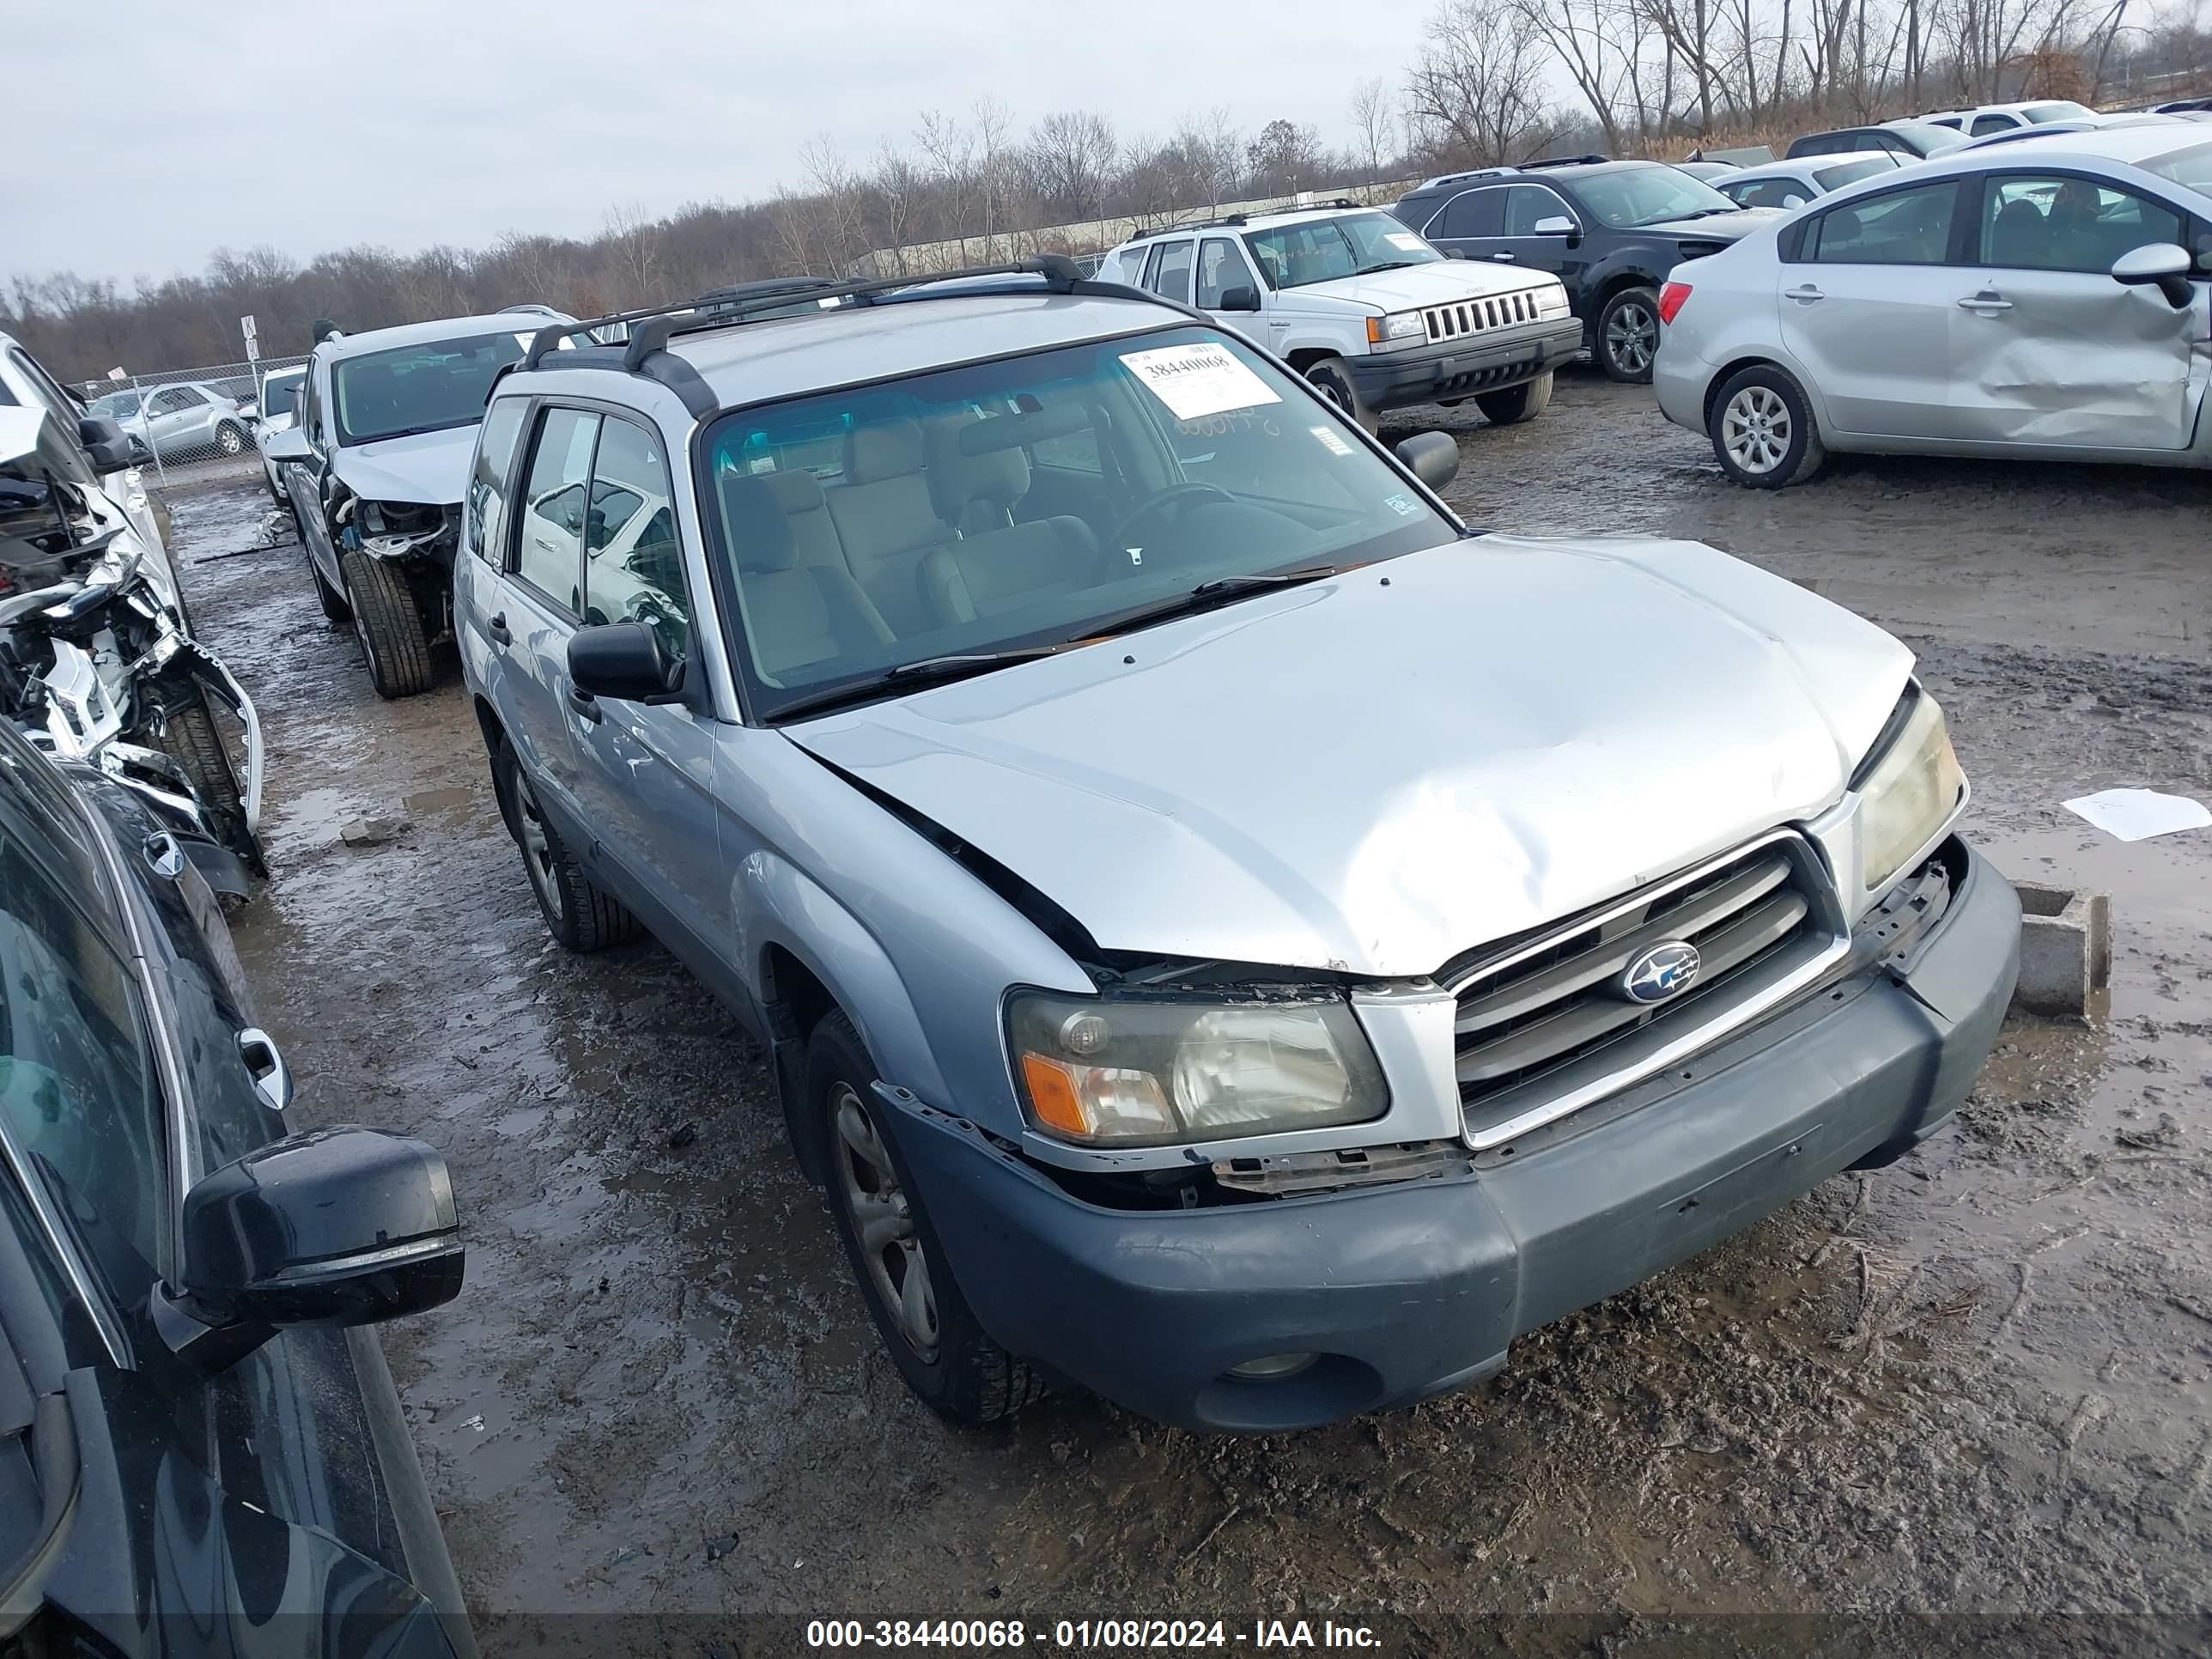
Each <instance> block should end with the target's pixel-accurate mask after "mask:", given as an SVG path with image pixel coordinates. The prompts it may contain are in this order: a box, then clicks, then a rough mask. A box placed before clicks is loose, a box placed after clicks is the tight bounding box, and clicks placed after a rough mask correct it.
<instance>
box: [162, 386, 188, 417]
mask: <svg viewBox="0 0 2212 1659" xmlns="http://www.w3.org/2000/svg"><path fill="white" fill-rule="evenodd" d="M191 402H192V394H191V392H187V391H185V390H184V389H183V388H182V387H180V386H168V387H166V388H164V389H163V390H161V391H160V392H155V394H154V403H153V410H154V413H155V414H156V415H173V414H175V413H176V412H177V411H178V410H180V409H185V408H187V407H189V406H190V405H191Z"/></svg>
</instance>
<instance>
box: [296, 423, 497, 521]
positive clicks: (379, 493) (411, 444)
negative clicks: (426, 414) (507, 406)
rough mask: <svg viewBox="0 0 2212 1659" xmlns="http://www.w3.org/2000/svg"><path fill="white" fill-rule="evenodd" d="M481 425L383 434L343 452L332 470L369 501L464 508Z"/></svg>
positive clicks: (346, 485) (344, 483)
mask: <svg viewBox="0 0 2212 1659" xmlns="http://www.w3.org/2000/svg"><path fill="white" fill-rule="evenodd" d="M476 450H477V428H476V427H475V425H474V424H473V423H471V424H470V425H468V426H449V427H447V428H443V429H442V430H441V431H437V432H417V433H416V434H415V435H412V436H411V437H406V438H378V439H376V440H374V441H371V442H369V443H365V444H354V445H350V446H348V447H344V448H342V449H340V450H339V451H338V452H337V459H335V460H333V461H332V462H331V471H334V472H336V473H337V475H338V482H339V483H343V485H344V486H345V487H346V488H347V489H350V490H351V491H353V493H354V494H355V495H359V496H361V497H362V499H363V500H365V501H421V502H424V503H427V504H428V505H429V506H432V507H459V505H460V503H461V496H462V495H463V493H464V492H465V490H466V489H467V487H468V478H469V463H470V462H471V460H472V459H475V456H476Z"/></svg>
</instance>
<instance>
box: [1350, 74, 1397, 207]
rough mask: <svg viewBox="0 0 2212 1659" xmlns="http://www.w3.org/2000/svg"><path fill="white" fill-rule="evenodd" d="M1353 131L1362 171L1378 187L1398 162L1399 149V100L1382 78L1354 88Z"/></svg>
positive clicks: (1368, 180) (1367, 180) (1361, 83)
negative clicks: (1390, 164) (1387, 170)
mask: <svg viewBox="0 0 2212 1659" xmlns="http://www.w3.org/2000/svg"><path fill="white" fill-rule="evenodd" d="M1352 133H1353V135H1354V139H1355V142H1356V143H1357V144H1358V159H1359V165H1360V168H1361V171H1362V172H1363V173H1364V174H1365V175H1366V182H1367V183H1369V184H1370V185H1371V184H1374V183H1376V182H1377V181H1378V180H1379V179H1382V177H1383V173H1384V171H1385V166H1384V164H1385V163H1386V162H1389V161H1392V160H1394V159H1395V156H1394V155H1393V152H1394V151H1395V149H1397V147H1398V106H1397V100H1395V99H1394V98H1392V97H1391V95H1390V87H1389V82H1386V81H1384V80H1383V77H1382V76H1379V75H1378V76H1376V77H1375V78H1374V79H1373V80H1371V81H1362V82H1360V83H1359V84H1358V86H1356V87H1354V88H1352Z"/></svg>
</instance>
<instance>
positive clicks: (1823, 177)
mask: <svg viewBox="0 0 2212 1659" xmlns="http://www.w3.org/2000/svg"><path fill="white" fill-rule="evenodd" d="M1895 171H1897V161H1896V159H1895V158H1894V157H1893V156H1889V155H1868V156H1863V157H1862V158H1860V159H1859V160H1858V161H1842V162H1838V164H1837V165H1836V166H1834V167H1822V168H1820V171H1818V172H1817V173H1814V175H1813V177H1814V179H1816V180H1818V181H1819V183H1820V188H1821V189H1822V190H1841V189H1842V188H1843V187H1844V185H1855V184H1857V183H1858V181H1859V180H1860V179H1871V178H1873V177H1874V175H1875V173H1894V172H1895Z"/></svg>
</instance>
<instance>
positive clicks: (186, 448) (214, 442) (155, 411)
mask: <svg viewBox="0 0 2212 1659" xmlns="http://www.w3.org/2000/svg"><path fill="white" fill-rule="evenodd" d="M91 412H92V413H93V414H94V415H98V416H105V417H106V419H108V420H111V421H113V422H116V423H117V424H118V425H119V426H120V427H122V428H123V429H124V431H125V433H127V434H128V435H130V436H131V439H132V445H131V447H132V449H133V451H134V452H137V453H144V454H146V455H149V456H154V455H158V456H159V457H160V458H161V459H162V460H164V461H178V460H200V459H206V458H207V457H209V456H210V455H236V454H240V453H243V452H244V450H245V448H246V428H247V424H248V422H247V421H246V416H243V415H241V414H240V413H239V410H238V400H237V399H236V398H234V397H232V396H231V395H230V394H229V393H228V392H224V391H222V389H221V388H219V387H217V386H210V385H208V384H205V383H204V382H201V381H197V380H183V381H179V382H178V383H177V384H176V385H174V386H143V387H136V388H132V389H130V390H126V391H122V392H107V393H106V394H105V395H104V396H101V397H100V398H94V400H93V403H92V409H91Z"/></svg>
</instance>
